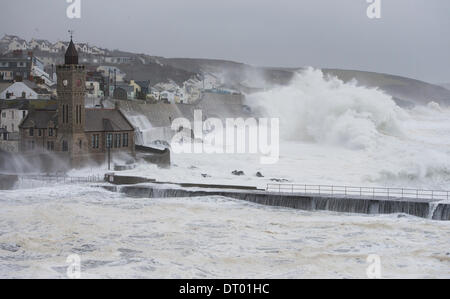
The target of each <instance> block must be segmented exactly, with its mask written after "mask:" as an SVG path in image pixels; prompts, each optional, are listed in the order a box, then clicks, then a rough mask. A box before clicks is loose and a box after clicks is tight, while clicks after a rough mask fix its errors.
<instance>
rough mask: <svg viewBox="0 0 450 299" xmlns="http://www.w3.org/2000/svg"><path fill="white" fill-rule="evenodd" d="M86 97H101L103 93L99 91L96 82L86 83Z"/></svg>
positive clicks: (98, 84)
mask: <svg viewBox="0 0 450 299" xmlns="http://www.w3.org/2000/svg"><path fill="white" fill-rule="evenodd" d="M86 96H87V97H89V98H101V97H103V91H102V90H101V89H100V83H99V82H97V81H86Z"/></svg>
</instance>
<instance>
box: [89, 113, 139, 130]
mask: <svg viewBox="0 0 450 299" xmlns="http://www.w3.org/2000/svg"><path fill="white" fill-rule="evenodd" d="M133 130H134V128H133V126H132V125H131V123H130V122H129V121H128V120H127V118H126V117H125V116H124V115H123V114H122V112H120V110H116V109H86V126H85V131H86V132H103V131H133Z"/></svg>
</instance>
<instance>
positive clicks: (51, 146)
mask: <svg viewBox="0 0 450 299" xmlns="http://www.w3.org/2000/svg"><path fill="white" fill-rule="evenodd" d="M47 150H49V151H51V152H52V151H54V150H55V143H54V142H53V141H47Z"/></svg>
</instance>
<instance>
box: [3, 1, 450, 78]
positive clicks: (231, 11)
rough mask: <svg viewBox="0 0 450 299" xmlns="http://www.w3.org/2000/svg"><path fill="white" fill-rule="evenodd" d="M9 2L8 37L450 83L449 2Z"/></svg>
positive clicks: (6, 14) (5, 5) (5, 21)
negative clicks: (78, 10)
mask: <svg viewBox="0 0 450 299" xmlns="http://www.w3.org/2000/svg"><path fill="white" fill-rule="evenodd" d="M81 1H82V18H81V19H80V20H71V19H68V18H67V16H66V8H67V6H68V4H67V3H66V0H14V1H2V3H1V6H0V7H1V10H0V25H1V26H0V34H1V35H3V34H5V33H7V34H15V35H20V36H22V37H23V38H26V39H30V38H32V37H36V38H44V39H49V40H51V41H53V42H54V41H56V40H67V38H68V35H67V30H68V29H69V28H72V29H74V30H75V39H76V41H80V42H81V41H83V42H89V43H90V44H95V45H98V46H102V47H107V48H110V49H121V50H127V51H133V52H139V53H147V54H150V55H158V56H165V57H195V58H217V59H227V60H234V61H239V62H245V63H249V64H253V65H260V66H285V67H298V66H307V65H311V66H315V67H333V68H344V69H359V70H368V71H377V72H384V73H392V74H398V75H404V76H408V77H413V78H417V79H421V80H425V81H429V82H434V83H439V82H450V1H448V0H382V18H381V19H379V20H371V19H369V18H368V17H367V15H366V9H367V7H368V5H369V4H367V2H366V0H81Z"/></svg>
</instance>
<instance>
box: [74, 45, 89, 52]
mask: <svg viewBox="0 0 450 299" xmlns="http://www.w3.org/2000/svg"><path fill="white" fill-rule="evenodd" d="M75 48H76V49H77V51H78V52H83V53H85V54H92V49H91V48H89V45H88V44H85V43H79V44H76V45H75Z"/></svg>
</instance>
